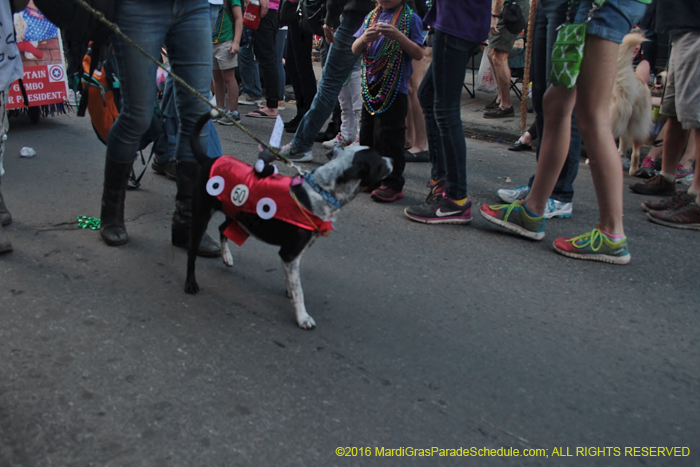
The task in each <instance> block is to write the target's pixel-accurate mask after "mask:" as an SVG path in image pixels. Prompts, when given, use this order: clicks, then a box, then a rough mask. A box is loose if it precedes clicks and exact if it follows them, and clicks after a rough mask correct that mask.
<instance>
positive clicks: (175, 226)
mask: <svg viewBox="0 0 700 467" xmlns="http://www.w3.org/2000/svg"><path fill="white" fill-rule="evenodd" d="M198 170H199V164H198V163H197V162H194V161H192V162H190V161H187V162H182V161H178V163H177V182H176V183H177V195H175V213H174V214H173V223H172V242H173V245H175V246H176V247H179V248H189V247H190V235H191V233H190V232H191V227H192V195H193V193H194V191H193V190H194V184H195V180H196V179H197V171H198ZM197 255H198V256H202V257H205V258H215V257H218V256H220V255H221V247H220V246H219V245H218V244H217V243H216V242H215V241H214V239H212V238H211V237H210V236H209V235H208V234H207V233H206V232H205V233H204V237H202V241H201V242H200V244H199V248H198V249H197Z"/></svg>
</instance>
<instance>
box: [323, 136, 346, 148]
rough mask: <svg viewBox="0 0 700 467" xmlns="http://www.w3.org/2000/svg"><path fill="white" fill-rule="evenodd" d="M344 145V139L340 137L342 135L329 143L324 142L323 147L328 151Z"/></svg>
mask: <svg viewBox="0 0 700 467" xmlns="http://www.w3.org/2000/svg"><path fill="white" fill-rule="evenodd" d="M341 144H343V138H342V137H341V136H340V133H338V134H337V135H335V137H334V138H332V139H329V140H328V141H324V142H323V147H324V148H326V149H333V148H334V147H336V146H340V145H341Z"/></svg>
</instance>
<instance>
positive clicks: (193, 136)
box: [190, 110, 218, 165]
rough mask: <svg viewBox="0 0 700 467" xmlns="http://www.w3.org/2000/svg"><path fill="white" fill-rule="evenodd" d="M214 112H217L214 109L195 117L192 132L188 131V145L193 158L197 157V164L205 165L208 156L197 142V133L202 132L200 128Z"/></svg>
mask: <svg viewBox="0 0 700 467" xmlns="http://www.w3.org/2000/svg"><path fill="white" fill-rule="evenodd" d="M216 114H218V112H217V111H216V110H212V111H211V112H207V113H205V114H203V115H202V116H201V117H199V118H198V119H197V121H196V122H195V124H194V128H192V132H191V133H190V146H191V147H192V153H193V154H194V158H195V159H197V162H199V165H205V163H206V161H207V160H209V156H207V153H206V151H205V150H204V149H202V145H201V144H200V142H199V135H200V134H201V133H202V128H204V125H206V124H207V122H208V121H209V119H211V118H212V117H213V116H214V115H216Z"/></svg>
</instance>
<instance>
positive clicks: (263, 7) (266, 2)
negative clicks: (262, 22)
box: [260, 0, 270, 18]
mask: <svg viewBox="0 0 700 467" xmlns="http://www.w3.org/2000/svg"><path fill="white" fill-rule="evenodd" d="M269 8H270V0H260V17H261V18H262V17H263V16H265V15H266V14H267V10H268V9H269Z"/></svg>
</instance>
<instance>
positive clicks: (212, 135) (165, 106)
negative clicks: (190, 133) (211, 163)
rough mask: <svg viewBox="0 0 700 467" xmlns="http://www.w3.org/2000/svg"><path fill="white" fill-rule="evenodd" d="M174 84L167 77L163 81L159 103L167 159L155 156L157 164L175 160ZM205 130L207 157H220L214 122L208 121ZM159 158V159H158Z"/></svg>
mask: <svg viewBox="0 0 700 467" xmlns="http://www.w3.org/2000/svg"><path fill="white" fill-rule="evenodd" d="M175 100H176V97H175V82H174V81H173V79H172V78H171V77H170V76H168V77H167V78H166V79H165V89H164V90H163V99H162V100H161V103H160V112H161V115H162V116H163V130H164V131H165V135H166V136H167V139H168V153H167V155H165V156H167V157H163V156H164V155H160V154H156V157H157V158H158V162H160V163H161V164H165V163H166V162H168V161H171V160H173V159H175V154H176V153H177V138H178V127H179V123H178V118H177V104H176V103H175ZM206 129H207V135H208V138H207V155H208V156H209V157H212V158H217V157H221V155H222V153H223V150H222V148H221V141H220V140H219V133H218V132H217V131H216V125H214V122H212V121H211V120H209V122H208V123H207V126H206ZM158 156H160V157H158Z"/></svg>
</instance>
